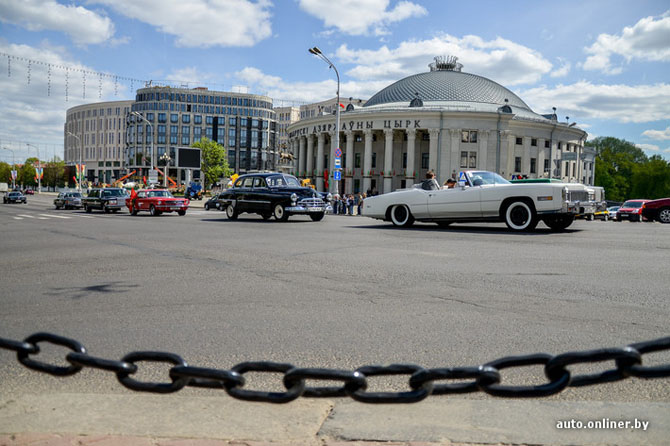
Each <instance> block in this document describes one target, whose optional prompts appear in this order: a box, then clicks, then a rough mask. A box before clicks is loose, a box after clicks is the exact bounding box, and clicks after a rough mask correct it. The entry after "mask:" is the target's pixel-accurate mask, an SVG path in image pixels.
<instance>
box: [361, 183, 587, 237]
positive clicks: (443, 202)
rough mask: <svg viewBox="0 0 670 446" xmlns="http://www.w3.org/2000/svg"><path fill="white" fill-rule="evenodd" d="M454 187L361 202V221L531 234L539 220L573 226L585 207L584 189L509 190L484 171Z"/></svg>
mask: <svg viewBox="0 0 670 446" xmlns="http://www.w3.org/2000/svg"><path fill="white" fill-rule="evenodd" d="M458 178H459V181H458V185H457V186H456V187H454V188H452V189H447V188H446V187H445V188H439V186H437V183H436V182H435V180H426V181H424V182H423V183H420V184H416V185H414V187H412V188H411V189H400V190H397V191H394V192H390V193H387V194H383V195H378V196H375V197H370V198H366V199H365V201H364V202H363V215H364V216H366V217H370V218H376V219H378V220H384V221H391V222H392V223H393V224H394V225H395V226H411V225H412V224H413V223H414V221H421V222H433V223H437V224H438V225H439V226H440V227H446V226H448V225H450V224H451V223H462V222H487V221H488V222H505V223H506V224H507V226H508V227H509V228H510V229H512V230H514V231H532V230H533V229H535V226H537V224H538V222H539V221H540V220H542V221H543V222H544V223H545V224H546V225H547V226H549V228H551V229H552V230H553V231H562V230H564V229H565V228H567V227H568V226H570V225H571V224H572V222H573V221H574V219H575V215H576V214H578V213H579V212H580V211H581V208H582V206H581V204H583V203H585V202H588V200H589V195H588V190H587V188H586V186H584V185H583V184H576V183H531V184H512V183H510V182H509V181H507V180H506V179H504V178H503V177H501V176H500V175H498V174H496V173H493V172H487V171H482V170H477V171H464V172H461V173H460V174H459V177H458Z"/></svg>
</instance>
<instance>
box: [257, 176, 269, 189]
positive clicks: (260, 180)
mask: <svg viewBox="0 0 670 446" xmlns="http://www.w3.org/2000/svg"><path fill="white" fill-rule="evenodd" d="M254 187H267V186H266V184H265V179H264V178H260V177H256V178H254Z"/></svg>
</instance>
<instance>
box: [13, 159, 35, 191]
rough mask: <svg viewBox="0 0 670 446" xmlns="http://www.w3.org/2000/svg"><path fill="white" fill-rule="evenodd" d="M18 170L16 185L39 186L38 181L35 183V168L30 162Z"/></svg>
mask: <svg viewBox="0 0 670 446" xmlns="http://www.w3.org/2000/svg"><path fill="white" fill-rule="evenodd" d="M17 170H18V172H17V174H18V175H17V178H16V184H21V185H22V186H23V187H26V186H31V187H35V186H36V185H37V181H35V166H33V165H32V163H30V162H28V160H26V163H25V164H24V165H23V166H21V168H19V169H17Z"/></svg>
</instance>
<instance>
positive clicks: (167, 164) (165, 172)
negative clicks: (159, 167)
mask: <svg viewBox="0 0 670 446" xmlns="http://www.w3.org/2000/svg"><path fill="white" fill-rule="evenodd" d="M160 159H161V160H163V161H164V162H165V166H164V167H163V169H164V170H163V186H165V187H166V188H167V178H168V169H169V168H170V161H172V158H170V155H169V154H168V153H167V152H165V153H164V154H163V155H162V156H161V157H160Z"/></svg>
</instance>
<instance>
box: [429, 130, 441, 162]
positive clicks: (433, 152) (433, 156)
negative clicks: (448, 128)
mask: <svg viewBox="0 0 670 446" xmlns="http://www.w3.org/2000/svg"><path fill="white" fill-rule="evenodd" d="M428 133H429V134H430V142H429V144H428V169H429V170H432V171H433V172H436V171H437V138H439V137H440V129H428Z"/></svg>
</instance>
